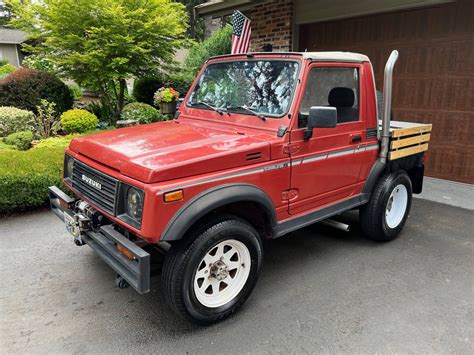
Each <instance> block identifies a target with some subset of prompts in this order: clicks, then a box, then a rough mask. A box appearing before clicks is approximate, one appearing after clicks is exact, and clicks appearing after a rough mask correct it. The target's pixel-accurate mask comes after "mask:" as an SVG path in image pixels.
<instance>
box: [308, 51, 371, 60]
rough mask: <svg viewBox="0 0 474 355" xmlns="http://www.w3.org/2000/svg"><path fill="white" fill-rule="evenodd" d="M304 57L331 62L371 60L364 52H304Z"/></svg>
mask: <svg viewBox="0 0 474 355" xmlns="http://www.w3.org/2000/svg"><path fill="white" fill-rule="evenodd" d="M301 54H302V55H303V58H304V59H311V60H316V61H329V62H370V60H369V57H367V56H366V55H364V54H359V53H351V52H303V53H301Z"/></svg>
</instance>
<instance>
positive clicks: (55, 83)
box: [0, 68, 73, 114]
mask: <svg viewBox="0 0 474 355" xmlns="http://www.w3.org/2000/svg"><path fill="white" fill-rule="evenodd" d="M41 99H45V100H47V101H49V102H54V103H55V104H56V112H57V113H58V114H61V113H62V112H64V111H66V110H68V109H70V108H71V107H72V104H73V97H72V94H71V91H70V90H69V89H68V87H67V86H66V84H64V83H63V82H62V81H61V80H59V79H58V78H57V77H56V76H54V75H53V74H50V73H47V72H45V71H40V70H34V69H28V68H20V69H17V70H15V71H14V72H13V73H11V74H10V75H8V76H7V77H6V78H5V79H3V80H2V81H1V83H0V106H2V105H3V106H6V105H9V106H15V107H18V108H22V109H26V110H29V111H33V112H34V113H37V110H36V106H38V105H40V103H41Z"/></svg>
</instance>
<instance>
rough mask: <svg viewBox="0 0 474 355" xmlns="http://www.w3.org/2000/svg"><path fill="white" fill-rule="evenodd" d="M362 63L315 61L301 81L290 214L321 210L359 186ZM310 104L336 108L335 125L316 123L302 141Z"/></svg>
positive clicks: (362, 135)
mask: <svg viewBox="0 0 474 355" xmlns="http://www.w3.org/2000/svg"><path fill="white" fill-rule="evenodd" d="M363 70H364V67H363V65H361V64H357V63H354V64H352V63H344V64H341V63H314V64H311V66H310V67H309V71H308V73H307V75H306V79H305V80H303V81H304V82H303V83H302V84H303V86H302V87H303V89H302V90H303V92H302V95H300V98H299V104H298V107H299V110H298V122H296V117H295V121H294V122H292V131H291V135H290V140H291V143H290V144H291V149H290V152H291V189H292V190H293V191H295V192H296V197H295V198H293V199H291V200H290V204H289V213H290V214H298V213H302V212H305V211H308V210H313V209H318V208H322V207H325V206H326V205H331V204H333V203H336V202H338V201H341V200H344V199H346V198H349V197H351V195H354V194H356V193H358V192H359V191H360V185H361V184H363V183H362V182H359V172H360V169H361V166H362V164H363V159H364V154H362V153H361V151H363V143H364V142H365V139H366V137H365V131H366V121H365V118H364V115H363V113H364V112H365V106H366V105H365V91H364V90H363V86H362V85H361V82H363V80H360V77H361V76H363ZM311 106H332V107H335V108H336V109H337V126H336V127H334V128H315V129H314V130H313V136H312V138H310V139H309V140H304V138H303V133H304V130H305V129H306V122H307V119H308V114H309V109H310V107H311Z"/></svg>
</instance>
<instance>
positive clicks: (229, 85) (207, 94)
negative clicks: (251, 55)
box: [187, 60, 299, 117]
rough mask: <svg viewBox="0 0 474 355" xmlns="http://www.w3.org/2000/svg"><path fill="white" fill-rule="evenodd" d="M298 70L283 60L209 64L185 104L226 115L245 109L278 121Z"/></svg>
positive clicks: (294, 65)
mask: <svg viewBox="0 0 474 355" xmlns="http://www.w3.org/2000/svg"><path fill="white" fill-rule="evenodd" d="M298 69H299V64H298V62H295V61H283V60H280V61H279V60H246V61H229V62H221V63H212V64H209V65H208V66H207V67H206V69H205V70H204V72H203V73H202V75H201V76H200V78H199V80H198V82H197V84H196V85H195V87H194V89H193V92H192V93H191V95H190V96H189V99H188V101H187V104H188V106H191V107H192V106H198V105H199V104H200V103H201V104H202V103H204V104H207V105H211V106H213V107H215V108H217V109H221V110H227V109H228V112H231V111H234V110H235V111H236V112H237V111H238V110H237V108H239V107H247V108H249V109H251V110H252V111H254V112H256V113H258V114H261V115H265V116H270V117H272V116H273V117H281V116H283V115H284V114H285V113H286V112H288V109H289V106H290V103H291V99H292V97H293V91H294V89H295V83H296V79H297V76H298ZM202 107H203V108H204V107H205V105H202ZM239 112H240V111H239ZM241 112H242V113H247V114H248V113H249V112H250V111H249V110H242V111H241Z"/></svg>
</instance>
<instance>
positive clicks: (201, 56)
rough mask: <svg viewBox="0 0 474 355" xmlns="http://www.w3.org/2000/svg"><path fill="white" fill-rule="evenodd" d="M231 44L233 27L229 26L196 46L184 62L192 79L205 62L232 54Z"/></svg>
mask: <svg viewBox="0 0 474 355" xmlns="http://www.w3.org/2000/svg"><path fill="white" fill-rule="evenodd" d="M231 42H232V26H231V25H229V24H227V25H225V26H224V27H223V28H221V29H219V30H217V31H215V32H214V33H213V34H212V35H211V36H210V37H209V38H206V39H205V40H204V41H203V42H201V43H196V44H194V46H193V47H192V48H191V49H190V51H189V53H188V55H187V56H186V59H185V60H184V64H185V66H186V70H187V74H188V75H189V76H191V77H194V76H196V74H197V73H198V72H199V70H200V69H201V67H202V66H203V65H204V63H205V61H206V60H208V59H209V58H210V57H214V56H216V55H221V54H230V49H231V48H230V47H231Z"/></svg>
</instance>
